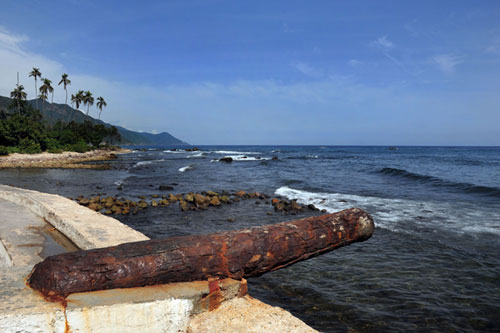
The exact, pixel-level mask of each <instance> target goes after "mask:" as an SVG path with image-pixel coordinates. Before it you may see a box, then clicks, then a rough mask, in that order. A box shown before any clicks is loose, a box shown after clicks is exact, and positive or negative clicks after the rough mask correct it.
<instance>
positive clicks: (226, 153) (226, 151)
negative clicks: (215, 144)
mask: <svg viewBox="0 0 500 333" xmlns="http://www.w3.org/2000/svg"><path fill="white" fill-rule="evenodd" d="M213 153H215V154H224V155H256V154H260V153H259V152H255V151H231V150H215V151H213Z"/></svg>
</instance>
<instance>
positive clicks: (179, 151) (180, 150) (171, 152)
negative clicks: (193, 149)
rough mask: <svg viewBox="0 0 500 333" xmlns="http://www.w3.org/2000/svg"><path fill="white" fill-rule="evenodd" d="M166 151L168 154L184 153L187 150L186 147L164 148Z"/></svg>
mask: <svg viewBox="0 0 500 333" xmlns="http://www.w3.org/2000/svg"><path fill="white" fill-rule="evenodd" d="M163 152H164V153H167V154H184V153H186V151H185V150H184V149H176V150H164V151H163Z"/></svg>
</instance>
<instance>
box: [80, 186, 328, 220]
mask: <svg viewBox="0 0 500 333" xmlns="http://www.w3.org/2000/svg"><path fill="white" fill-rule="evenodd" d="M138 199H139V200H131V199H125V198H117V197H112V196H107V197H103V196H102V197H101V196H93V197H90V198H87V197H84V196H79V197H78V198H76V199H75V200H76V202H77V203H79V204H80V205H82V206H86V207H88V208H90V209H92V210H93V211H96V212H101V213H103V214H106V215H128V214H133V215H135V214H137V213H138V212H139V211H140V210H143V209H147V208H148V207H153V208H154V207H167V206H172V205H177V206H178V207H179V209H180V210H181V211H183V212H186V211H193V210H206V209H209V208H212V207H214V208H216V207H221V206H223V205H230V204H232V203H235V202H239V201H241V200H255V204H264V205H269V206H270V208H271V207H272V208H273V210H274V212H281V213H283V214H286V215H288V214H290V215H297V214H300V213H302V212H304V211H306V210H309V211H319V209H318V208H316V207H315V206H314V205H312V204H310V205H307V206H304V205H301V204H299V203H298V202H297V200H287V199H284V198H271V197H270V196H269V195H267V194H264V193H259V192H248V193H247V192H245V191H241V190H240V191H232V192H229V191H222V192H220V193H218V192H214V191H203V192H199V193H193V192H189V193H178V194H172V193H170V194H167V195H165V194H164V195H160V194H150V195H147V196H146V195H140V196H138ZM321 212H322V213H324V212H326V211H324V210H322V211H321ZM267 214H268V215H271V214H273V212H272V211H271V210H270V211H268V212H267Z"/></svg>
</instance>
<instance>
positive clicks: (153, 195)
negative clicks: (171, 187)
mask: <svg viewBox="0 0 500 333" xmlns="http://www.w3.org/2000/svg"><path fill="white" fill-rule="evenodd" d="M159 197H160V196H159V195H158V194H151V198H155V199H156V198H159Z"/></svg>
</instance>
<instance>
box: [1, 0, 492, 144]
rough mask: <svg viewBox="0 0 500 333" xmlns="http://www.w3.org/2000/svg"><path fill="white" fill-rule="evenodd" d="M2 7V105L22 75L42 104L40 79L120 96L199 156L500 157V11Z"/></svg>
mask: <svg viewBox="0 0 500 333" xmlns="http://www.w3.org/2000/svg"><path fill="white" fill-rule="evenodd" d="M0 8H1V14H0V16H1V17H2V19H1V20H0V95H2V96H8V95H9V93H10V91H12V89H13V88H14V87H15V84H16V73H17V72H19V75H20V83H21V84H22V85H23V86H24V87H25V89H26V91H27V93H28V98H29V99H32V98H34V97H35V83H34V80H33V78H30V77H28V73H29V72H30V71H31V69H32V67H38V68H40V71H41V72H42V77H47V78H49V79H51V80H52V82H53V85H57V83H58V82H59V80H60V77H61V74H62V73H68V74H69V79H70V80H71V82H72V83H71V85H70V86H69V92H70V93H75V92H76V91H78V90H80V89H82V90H90V91H92V93H93V95H94V96H95V97H97V96H102V97H104V98H105V100H106V101H107V103H108V107H107V108H105V109H104V111H103V112H102V116H101V118H102V119H103V120H104V121H106V122H110V123H112V124H115V125H120V126H124V127H126V128H128V129H131V130H137V131H148V132H153V133H160V132H163V131H168V132H169V133H171V134H172V135H174V136H176V137H178V138H179V139H181V140H183V141H186V142H189V143H191V144H198V145H203V144H207V145H209V144H231V145H232V144H249V145H266V144H270V145H278V144H284V145H287V144H289V145H495V146H498V145H500V2H499V1H487V0H483V1H460V0H453V1H446V0H442V1H426V0H420V1H406V0H395V1H385V0H379V1H372V0H366V1H360V0H352V1H329V0H328V1H315V0H311V1H293V0H276V1H268V0H267V1H260V0H253V1H245V2H243V1H229V0H228V1H217V0H214V1H204V0H203V1H186V0H179V1H141V2H138V1H111V0H109V1H102V0H101V1H83V0H82V1H79V0H71V1H69V0H64V1H56V0H54V1H38V0H25V1H19V0H1V3H0ZM55 90H56V91H55V97H54V102H58V103H64V102H65V92H64V89H63V88H62V86H58V87H57V88H56V89H55ZM97 113H98V112H97V110H96V109H95V106H94V107H93V108H92V109H91V115H92V116H94V117H97Z"/></svg>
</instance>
